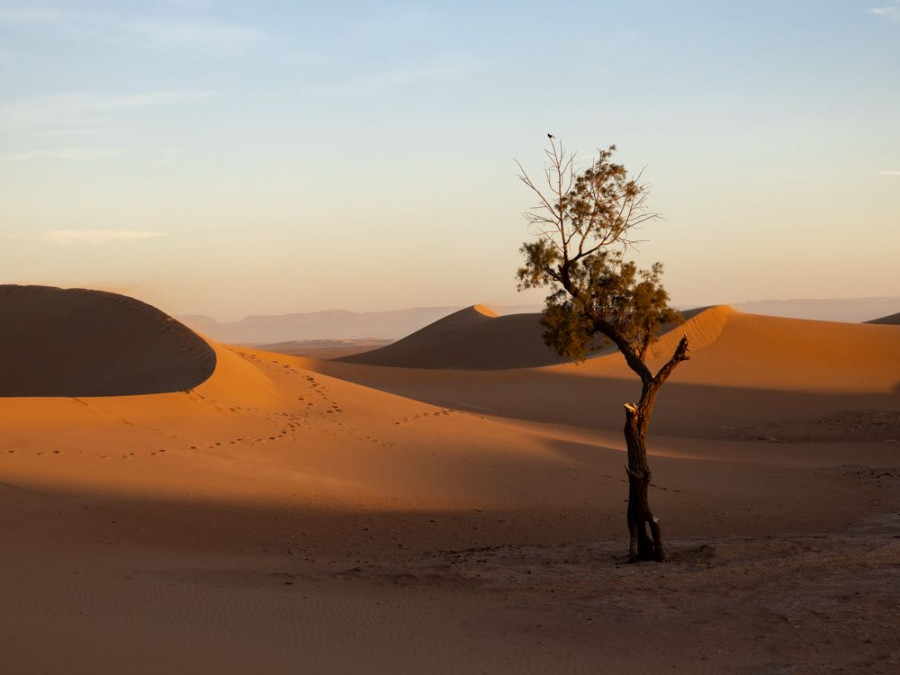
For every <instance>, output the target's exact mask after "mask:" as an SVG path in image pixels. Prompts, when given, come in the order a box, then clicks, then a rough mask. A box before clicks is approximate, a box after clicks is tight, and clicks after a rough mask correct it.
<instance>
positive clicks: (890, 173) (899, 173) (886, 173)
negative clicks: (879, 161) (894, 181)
mask: <svg viewBox="0 0 900 675" xmlns="http://www.w3.org/2000/svg"><path fill="white" fill-rule="evenodd" d="M875 175H877V176H900V171H879V172H878V173H877V174H875Z"/></svg>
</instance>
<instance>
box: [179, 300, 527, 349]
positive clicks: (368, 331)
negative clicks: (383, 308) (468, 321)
mask: <svg viewBox="0 0 900 675" xmlns="http://www.w3.org/2000/svg"><path fill="white" fill-rule="evenodd" d="M461 309H463V307H414V308H412V309H400V310H395V311H388V312H350V311H347V310H342V309H339V310H333V311H326V312H307V313H292V314H280V315H273V316H248V317H247V318H246V319H242V320H240V321H232V322H227V323H219V322H218V321H216V320H215V319H211V318H210V317H208V316H202V315H189V316H179V317H177V318H178V320H179V321H181V322H182V323H184V324H186V325H187V326H189V327H190V328H193V329H194V330H195V331H197V332H198V333H201V334H202V335H205V336H206V337H208V338H210V339H213V340H216V341H217V342H225V343H228V344H243V345H263V344H271V343H276V342H293V341H298V340H328V339H355V340H360V339H373V338H374V339H382V340H393V339H397V338H402V337H405V336H407V335H409V334H410V333H413V332H415V331H417V330H419V329H420V328H424V327H425V326H427V325H429V324H431V323H434V322H435V321H437V320H438V319H442V318H443V317H445V316H447V315H448V314H453V313H454V312H458V311H459V310H461ZM491 309H493V310H494V311H496V312H497V313H498V314H522V313H527V312H539V311H541V306H540V305H514V306H509V307H492V308H491Z"/></svg>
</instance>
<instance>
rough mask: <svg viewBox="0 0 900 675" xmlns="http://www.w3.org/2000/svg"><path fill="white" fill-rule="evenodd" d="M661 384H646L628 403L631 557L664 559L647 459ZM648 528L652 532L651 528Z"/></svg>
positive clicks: (626, 426)
mask: <svg viewBox="0 0 900 675" xmlns="http://www.w3.org/2000/svg"><path fill="white" fill-rule="evenodd" d="M657 391H658V387H653V386H649V387H648V385H646V384H645V385H644V388H643V392H642V394H641V400H640V403H638V404H637V405H633V404H631V403H626V404H625V443H626V445H627V447H628V465H627V466H626V468H625V470H626V471H627V473H628V513H627V521H628V533H629V535H630V545H629V549H628V558H629V560H630V561H631V562H637V561H639V560H656V561H658V562H662V561H663V560H665V552H664V550H663V543H662V533H661V530H660V526H659V518H657V517H656V516H654V515H653V512H652V511H651V510H650V503H649V500H648V494H647V493H648V491H649V488H650V478H651V474H650V465H649V464H648V463H647V427H648V426H649V423H650V413H651V412H652V411H653V403H654V400H655V398H656V393H657ZM648 530H649V532H648Z"/></svg>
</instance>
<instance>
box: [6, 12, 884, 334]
mask: <svg viewBox="0 0 900 675" xmlns="http://www.w3.org/2000/svg"><path fill="white" fill-rule="evenodd" d="M898 120H900V0H791V1H785V0H778V1H770V0H755V1H754V2H725V1H723V0H717V1H712V0H708V1H698V0H681V1H679V2H671V0H645V1H642V2H632V1H630V0H629V1H627V2H626V1H624V0H622V1H613V0H609V1H605V2H601V1H598V0H593V1H591V2H567V1H565V0H562V1H558V2H554V3H548V2H546V1H543V2H531V1H530V0H522V1H520V2H499V1H498V2H492V1H491V0H481V1H480V2H467V1H464V0H457V1H454V2H407V3H399V2H390V1H385V2H356V1H352V0H345V1H343V2H340V3H325V2H321V1H318V2H304V1H302V0H295V1H288V0H259V1H257V2H252V3H250V2H244V1H221V2H219V1H215V0H155V1H154V2H137V1H129V0H116V1H114V2H113V1H109V0H107V1H100V0H97V1H85V2H79V1H75V0H72V1H70V2H61V1H57V2H52V1H50V2H46V3H44V2H41V1H40V0H34V1H28V2H19V1H15V0H0V283H33V284H45V285H55V286H64V287H88V288H101V289H105V290H113V291H118V292H122V293H126V294H128V295H132V296H134V297H138V298H140V299H142V300H144V301H146V302H150V303H151V304H154V305H156V306H158V307H161V308H162V309H164V310H165V311H167V312H169V313H171V314H176V315H184V314H206V315H209V316H212V317H215V318H217V319H220V320H234V319H239V318H242V317H244V316H246V315H250V314H279V313H285V312H293V311H317V310H324V309H338V308H342V309H350V310H354V311H375V310H388V309H402V308H407V307H415V306H442V305H448V306H449V305H454V306H465V305H470V304H474V303H483V304H488V305H490V304H499V305H513V304H534V303H539V302H540V301H541V298H542V295H543V294H542V293H540V292H534V291H533V292H529V293H523V294H520V293H517V292H516V282H515V272H516V269H517V267H518V266H519V264H520V261H521V254H520V253H519V246H520V245H521V244H522V242H523V241H525V240H527V239H529V237H530V232H529V230H528V227H527V223H526V221H525V219H524V217H523V214H524V213H525V212H526V211H527V210H528V209H529V207H531V206H533V204H534V198H533V195H531V194H530V193H529V192H528V190H527V189H526V188H525V186H523V185H522V184H521V183H520V182H519V180H518V179H517V173H518V169H517V167H516V164H515V162H516V160H518V161H520V162H521V163H522V165H523V166H524V167H525V168H526V170H527V171H529V173H531V174H533V175H540V174H541V172H542V167H543V161H544V156H543V151H544V149H545V148H546V144H547V138H546V134H547V133H549V132H552V133H553V134H555V135H556V136H557V137H558V138H560V139H561V140H562V142H563V143H564V145H565V147H566V148H567V149H568V150H570V151H573V152H576V153H577V157H578V160H579V161H580V162H582V166H586V165H587V164H588V163H589V162H590V158H591V157H592V155H593V154H594V153H595V152H596V151H597V149H598V148H605V147H607V146H609V145H611V144H615V145H616V146H617V147H618V151H617V153H616V155H615V157H616V159H617V160H618V161H620V162H622V163H623V164H625V166H626V167H628V168H629V169H630V170H631V171H632V172H634V173H637V172H639V171H643V174H642V176H643V178H642V180H643V181H644V182H645V183H646V184H647V185H648V186H649V187H650V190H651V197H650V206H651V207H652V209H653V210H654V211H657V212H658V213H660V214H661V216H662V218H661V219H660V220H658V221H656V222H654V223H652V224H649V225H647V226H646V227H645V228H644V229H643V230H642V232H641V233H640V237H641V238H642V239H644V240H645V241H644V242H643V243H642V244H641V245H640V247H639V249H638V250H637V251H635V252H634V255H635V257H636V258H637V259H638V261H639V262H640V263H641V264H644V265H649V264H651V263H653V262H655V261H661V262H663V264H664V266H665V275H664V283H665V285H666V287H667V288H668V290H669V292H670V295H671V296H672V299H673V301H674V302H675V303H676V304H679V305H691V304H695V305H705V304H713V303H721V302H740V301H746V300H763V299H769V298H776V299H777V298H845V297H883V296H900V263H898V261H900V121H898Z"/></svg>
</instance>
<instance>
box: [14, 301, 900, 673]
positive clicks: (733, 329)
mask: <svg viewBox="0 0 900 675" xmlns="http://www.w3.org/2000/svg"><path fill="white" fill-rule="evenodd" d="M48 294H50V295H53V293H52V292H51V291H48V290H47V289H41V288H34V287H29V288H13V289H8V288H5V289H3V292H2V293H0V313H2V316H4V317H7V316H12V315H15V316H17V317H19V318H18V319H17V321H16V324H15V328H11V326H10V325H9V324H8V323H7V322H6V321H4V324H3V327H2V329H0V330H2V332H0V335H2V337H3V339H4V340H5V341H6V342H4V343H3V344H2V345H0V347H2V352H3V353H4V358H5V359H6V361H5V362H4V363H6V364H8V365H6V366H4V367H5V368H7V369H11V370H12V372H13V373H18V372H21V371H17V370H16V368H18V367H23V368H24V367H26V366H27V367H28V368H30V370H28V373H29V375H28V377H27V379H26V381H25V384H20V385H19V386H21V387H25V388H24V389H21V390H18V391H14V390H6V389H5V390H4V392H7V391H8V392H10V393H7V394H6V396H5V397H3V398H0V534H2V540H0V541H2V552H3V554H2V555H0V597H2V598H3V603H2V609H0V671H2V672H4V673H29V674H30V673H66V674H72V673H85V674H87V673H92V674H93V673H196V672H211V673H246V672H258V673H297V672H314V673H371V672H385V673H423V672H428V673H530V672H533V673H569V672H571V673H603V672H608V673H651V672H672V671H676V672H690V673H723V672H728V673H731V672H733V673H823V672H850V673H894V672H898V670H900V637H898V635H900V630H898V629H900V614H898V608H900V444H898V441H900V389H898V387H900V327H896V326H885V325H850V324H836V323H822V322H813V321H797V320H790V319H773V318H768V317H761V316H753V315H747V314H741V313H738V312H735V311H733V310H730V309H728V308H724V307H716V308H710V309H707V310H703V311H700V312H697V313H695V314H694V315H692V316H691V317H690V319H689V320H688V321H687V322H686V324H684V325H683V326H682V327H679V328H677V329H675V332H672V333H669V334H667V335H664V336H663V337H662V338H661V340H660V341H659V343H658V345H657V353H658V358H659V359H662V358H663V357H664V355H665V352H666V350H667V349H671V348H672V346H673V345H674V342H675V341H676V340H677V339H678V338H679V337H680V335H681V334H682V333H683V332H687V333H688V335H689V336H690V337H691V340H692V360H691V361H688V362H687V363H685V364H682V366H680V368H679V370H678V371H676V374H675V375H674V376H673V378H672V380H671V382H670V383H669V384H667V385H666V387H665V388H664V390H663V393H662V395H661V397H660V400H659V402H658V409H657V413H656V417H655V419H654V424H653V427H652V429H651V454H652V457H651V465H652V467H653V471H654V486H653V488H652V489H651V504H652V506H653V507H654V508H655V510H656V511H657V512H658V515H659V516H660V517H661V518H662V525H663V531H664V534H665V536H666V542H667V545H668V550H669V554H670V558H671V561H670V562H668V563H666V564H664V565H659V564H640V565H628V564H625V562H624V553H625V551H626V547H627V542H626V533H625V527H624V525H625V523H624V520H625V519H624V508H625V499H626V494H627V487H626V479H625V473H624V467H623V465H624V461H625V460H624V453H623V442H622V438H621V426H622V409H621V404H622V403H623V402H624V401H629V400H633V399H634V397H635V395H636V393H637V386H636V381H635V380H634V379H633V378H632V377H630V376H629V373H628V371H627V369H626V368H625V366H624V364H623V363H622V360H621V358H620V357H619V356H618V355H616V354H601V355H600V356H597V357H596V358H593V359H589V360H588V361H587V362H586V363H584V364H581V365H575V364H569V363H558V362H556V361H555V360H549V361H541V360H540V358H538V357H539V356H540V354H541V350H542V349H543V345H542V344H541V343H540V330H539V326H538V327H537V329H536V330H535V322H534V317H531V319H529V320H528V321H530V322H531V323H530V326H531V327H530V328H528V327H526V325H527V322H526V320H525V319H517V320H516V321H512V320H509V319H508V318H507V317H491V316H489V312H487V311H485V310H483V309H479V308H472V309H471V310H464V311H463V312H461V313H459V315H454V317H455V319H453V321H449V322H445V324H443V325H444V327H448V326H449V327H450V328H452V330H451V331H450V332H453V331H456V332H457V333H459V334H462V333H465V332H466V331H467V330H471V331H472V332H471V333H470V335H480V336H481V338H479V339H475V338H465V339H464V338H463V337H460V338H459V339H447V333H446V332H445V331H444V330H443V328H441V326H440V325H439V324H440V322H438V324H435V326H433V327H432V328H433V330H431V331H429V329H425V330H423V331H420V332H419V333H418V334H417V335H416V336H411V337H415V339H414V340H412V341H411V342H409V343H407V345H404V344H403V342H402V341H401V342H398V343H396V344H394V345H391V346H389V347H386V348H385V349H384V350H382V354H381V355H380V356H379V355H377V354H378V352H376V353H375V354H374V355H371V356H370V357H369V358H368V359H363V358H358V359H355V360H358V361H360V362H358V363H348V362H338V361H323V360H316V359H310V358H301V357H296V356H289V355H282V354H275V353H270V352H264V351H257V350H252V349H243V348H235V347H230V346H224V345H217V344H208V345H207V343H206V342H203V341H202V340H201V342H203V344H202V345H201V346H199V347H198V346H197V342H196V340H199V339H200V338H196V336H194V337H193V338H192V337H191V335H187V336H185V334H184V333H183V331H182V328H180V327H179V326H180V324H177V325H175V326H174V327H173V324H172V323H171V322H168V321H167V320H166V319H165V318H163V319H162V321H160V320H159V316H160V314H159V313H158V312H157V310H155V309H153V308H151V307H148V306H146V305H143V304H142V303H137V302H135V301H130V300H125V299H122V298H121V297H120V296H114V295H110V294H96V293H85V292H81V294H80V295H78V294H76V295H74V296H72V295H69V294H65V295H64V296H63V297H69V298H73V302H74V301H75V300H77V301H78V302H84V303H86V304H87V305H90V306H91V307H92V310H91V311H92V312H94V313H93V314H90V316H91V317H92V318H91V319H90V321H88V320H87V319H86V318H85V317H86V316H87V315H86V314H84V313H82V312H81V311H75V309H73V310H72V311H71V312H69V313H66V311H65V310H64V309H63V308H62V306H59V305H57V306H56V308H55V309H54V312H53V313H54V316H55V318H54V320H53V321H50V322H49V323H48V322H47V321H46V320H34V321H29V317H32V316H36V315H38V314H39V312H38V311H37V309H35V308H38V307H39V306H40V305H41V303H43V302H44V301H45V300H46V296H47V295H48ZM29 297H31V298H32V299H33V302H32V301H31V300H29ZM78 307H79V308H80V307H81V305H78ZM122 307H127V309H128V312H131V313H133V316H131V318H130V319H128V320H127V321H124V323H122V324H119V323H116V321H114V320H113V319H114V317H118V316H119V313H120V312H121V311H122V310H121V308H122ZM8 308H9V309H8ZM163 316H164V315H163ZM450 318H452V317H448V319H450ZM510 318H511V317H510ZM454 322H455V323H454ZM518 322H521V324H520V323H518ZM466 326H469V329H466V328H465V327H466ZM126 327H127V330H126ZM170 333H177V338H178V339H177V340H175V341H174V343H173V344H174V346H173V345H170V344H169V343H168V342H166V343H165V344H163V343H162V342H161V341H162V340H163V338H162V337H161V336H167V335H169V334H170ZM76 338H77V340H78V341H86V343H88V344H89V343H91V341H93V340H96V341H98V342H97V343H98V344H104V345H110V344H111V345H112V346H108V347H105V348H104V349H103V350H101V351H102V354H103V355H104V356H105V357H108V359H112V358H113V356H114V355H115V353H117V352H115V349H119V350H121V352H122V353H124V354H127V355H128V356H130V357H131V359H130V360H131V361H132V362H133V364H132V367H133V368H134V369H136V370H134V371H133V372H136V373H141V377H137V376H132V375H128V377H120V378H118V379H116V378H112V379H110V378H109V377H108V376H107V374H105V373H104V368H108V367H109V364H108V360H107V359H106V358H99V359H95V360H94V361H93V362H92V363H93V369H92V370H91V371H90V372H91V374H89V375H84V374H83V372H82V371H81V370H79V369H78V368H80V367H81V366H78V367H76V365H74V364H69V360H70V359H73V358H75V357H76V355H75V353H74V352H72V351H70V350H69V349H70V348H69V343H70V341H72V340H74V339H76ZM504 345H506V348H504ZM204 348H205V349H208V350H209V352H210V353H211V355H210V354H209V353H207V352H205V349H204ZM16 350H21V351H18V352H17V351H16ZM29 350H31V351H29ZM67 350H69V351H67ZM154 350H156V351H154ZM388 350H390V352H389V351H388ZM10 352H13V353H20V354H23V355H24V354H28V355H30V356H31V357H33V356H34V354H38V353H42V354H45V355H46V356H47V358H46V359H45V360H44V361H43V362H42V363H44V364H45V367H44V368H43V369H42V368H39V367H34V366H33V365H28V364H26V366H21V365H20V364H18V361H20V360H22V361H24V360H25V359H24V356H23V358H22V359H15V358H11V357H10ZM79 353H83V352H79ZM63 354H64V355H67V356H66V358H63V357H62V356H61V355H63ZM385 354H388V355H389V357H390V363H391V365H390V366H388V365H379V364H383V363H387V361H385V360H383V359H385V358H387V357H385ZM178 359H182V360H181V361H178ZM491 359H497V363H496V366H495V367H494V368H491V367H490V364H491ZM126 361H128V359H126ZM176 362H177V363H179V364H181V365H180V366H179V367H173V366H172V364H173V363H176ZM199 364H206V368H207V369H209V370H210V371H211V368H212V366H211V365H210V364H214V372H211V375H209V373H207V375H209V376H208V377H206V378H202V379H199V381H194V380H197V379H198V378H200V376H201V375H202V374H203V373H204V372H205V371H204V370H203V369H202V368H200V367H199ZM121 368H122V367H117V368H116V369H115V372H116V373H120V372H124V371H122V370H121ZM465 368H468V369H465ZM60 369H62V371H61V370H60ZM185 371H190V373H191V375H190V376H189V377H188V376H187V375H185ZM129 372H131V371H129ZM173 372H174V373H175V374H177V375H181V376H184V377H186V378H187V379H185V380H177V379H173V378H174V376H173ZM67 374H68V375H67ZM4 377H5V376H4ZM67 378H68V379H67ZM92 378H94V379H92ZM141 378H144V379H141ZM20 379H21V378H20ZM137 380H141V381H142V382H153V383H157V384H155V385H154V387H159V389H156V390H157V391H165V390H168V393H144V394H141V395H130V396H124V395H119V396H110V395H105V396H104V395H99V394H101V393H103V392H104V391H105V390H102V389H96V388H89V389H87V390H83V389H81V387H83V386H87V385H86V384H85V383H88V384H89V385H90V387H95V386H98V387H99V386H100V385H99V384H97V383H103V385H102V386H106V387H112V385H110V384H108V383H109V382H116V383H119V382H135V381H137ZM162 384H167V385H168V386H166V387H163V386H162ZM51 385H52V387H51ZM0 386H8V385H6V384H5V383H4V384H2V385H0ZM116 386H120V385H119V384H116ZM28 387H30V389H29V388H28ZM113 391H114V392H115V393H136V392H134V391H127V392H126V391H123V390H121V389H113ZM76 392H77V393H76ZM12 393H14V394H15V395H11V394H12Z"/></svg>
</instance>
